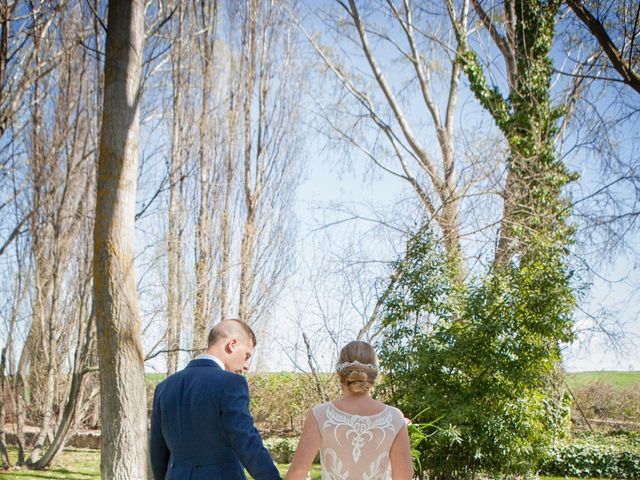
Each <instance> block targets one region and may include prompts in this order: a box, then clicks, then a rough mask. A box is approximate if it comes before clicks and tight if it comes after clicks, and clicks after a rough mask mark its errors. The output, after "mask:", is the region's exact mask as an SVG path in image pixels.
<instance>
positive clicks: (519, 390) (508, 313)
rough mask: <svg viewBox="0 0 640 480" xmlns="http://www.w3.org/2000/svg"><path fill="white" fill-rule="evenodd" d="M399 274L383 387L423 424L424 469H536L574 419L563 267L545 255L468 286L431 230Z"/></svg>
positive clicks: (383, 347)
mask: <svg viewBox="0 0 640 480" xmlns="http://www.w3.org/2000/svg"><path fill="white" fill-rule="evenodd" d="M396 272H397V274H396V277H395V279H396V280H395V284H394V285H393V288H392V289H391V291H390V292H389V294H388V296H387V298H386V301H385V303H384V306H383V327H384V328H383V332H382V333H383V335H382V340H381V341H380V342H379V345H378V350H379V352H380V357H381V364H382V366H383V369H384V371H385V376H384V379H383V382H382V385H381V389H382V392H381V393H382V396H383V397H384V398H386V399H387V400H388V401H390V402H391V403H393V404H395V405H397V406H398V407H400V408H401V409H402V410H403V411H404V412H405V414H406V415H407V416H410V417H413V420H414V422H416V423H418V424H422V432H421V434H422V435H423V436H425V437H428V438H427V439H426V440H422V441H420V442H419V444H418V445H417V446H416V450H417V451H418V452H419V460H420V462H419V465H417V466H418V472H419V473H421V472H420V467H421V466H423V467H425V468H426V469H427V474H428V476H429V478H430V479H449V478H471V477H473V476H476V475H477V474H480V473H482V474H488V475H490V476H492V477H504V476H507V475H527V474H530V473H531V472H532V471H534V470H535V469H536V467H537V465H538V464H539V461H540V459H541V458H543V457H544V454H545V452H546V451H547V449H548V446H549V445H551V444H552V443H553V442H554V441H556V440H558V439H559V438H562V437H563V435H566V432H567V431H568V426H569V398H568V396H567V395H565V394H564V393H563V391H562V388H561V386H562V377H561V375H562V374H561V372H560V371H559V368H558V364H559V361H560V342H563V341H569V340H570V338H571V333H570V332H571V325H572V322H571V310H572V306H573V296H572V294H571V292H570V290H569V289H568V288H566V285H567V274H566V272H565V271H564V266H563V264H562V262H560V261H559V260H558V259H557V258H556V259H555V260H554V258H550V257H549V258H547V257H545V256H544V255H543V254H542V253H541V254H540V256H539V257H537V259H536V258H534V256H532V257H531V258H529V259H528V260H527V262H526V263H525V262H524V261H523V262H522V263H521V264H519V265H512V266H510V267H508V268H505V269H504V270H502V271H500V272H498V271H495V272H491V273H489V274H487V276H485V277H484V278H483V279H481V280H478V281H475V282H469V284H468V285H460V284H459V283H456V282H455V281H452V280H451V278H452V276H451V275H450V274H449V272H448V266H447V264H446V260H445V256H444V254H443V252H442V250H441V248H439V247H438V244H437V242H436V241H435V240H434V239H433V238H432V237H431V236H430V235H429V234H423V235H418V236H416V237H414V238H413V239H412V240H411V242H410V243H409V245H408V248H407V253H406V256H405V258H404V259H403V260H402V261H401V262H398V263H397V264H396ZM414 436H415V433H414Z"/></svg>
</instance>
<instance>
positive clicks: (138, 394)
mask: <svg viewBox="0 0 640 480" xmlns="http://www.w3.org/2000/svg"><path fill="white" fill-rule="evenodd" d="M144 8H145V6H144V2H143V1H142V0H111V2H109V14H108V31H107V46H106V63H105V88H104V104H103V116H102V128H101V132H100V158H99V165H98V184H97V201H96V215H95V227H94V260H93V261H94V263H93V272H94V275H93V311H94V312H95V316H96V327H97V334H98V336H97V338H98V359H99V363H100V408H101V420H102V449H101V453H102V459H101V465H100V471H101V476H102V478H105V479H109V480H132V479H144V480H146V479H147V477H148V474H147V472H148V459H147V401H146V391H145V378H144V353H143V350H142V342H141V335H140V320H139V313H138V297H137V292H136V277H135V270H134V245H135V243H134V218H135V200H136V179H137V173H138V137H139V114H140V113H139V112H140V94H141V92H140V85H141V83H140V79H141V63H142V56H143V40H144Z"/></svg>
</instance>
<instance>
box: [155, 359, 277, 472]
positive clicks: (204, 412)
mask: <svg viewBox="0 0 640 480" xmlns="http://www.w3.org/2000/svg"><path fill="white" fill-rule="evenodd" d="M150 452H151V467H152V469H153V475H154V477H155V478H156V480H165V479H166V480H205V479H206V480H217V479H220V480H222V479H224V480H245V479H246V477H245V474H244V471H243V468H242V467H243V466H244V467H245V468H246V469H247V470H248V471H249V473H250V474H251V475H252V476H253V477H254V478H255V479H256V480H275V479H280V474H279V473H278V470H277V469H276V467H275V465H274V463H273V460H272V459H271V457H270V456H269V452H268V451H267V449H266V448H264V445H263V444H262V439H261V438H260V434H259V433H258V431H257V430H256V428H255V426H254V424H253V418H252V417H251V413H250V412H249V388H248V386H247V381H246V380H245V379H244V377H243V376H242V375H237V374H235V373H231V372H226V371H224V370H223V369H221V368H220V367H219V366H218V365H217V364H216V363H215V362H213V361H212V360H209V359H196V360H192V361H191V362H189V364H188V365H187V367H186V368H185V369H184V370H182V371H180V372H177V373H175V374H174V375H171V376H169V377H167V378H166V379H165V380H164V381H162V382H161V383H160V384H158V386H157V387H156V392H155V395H154V398H153V412H152V414H151V450H150Z"/></svg>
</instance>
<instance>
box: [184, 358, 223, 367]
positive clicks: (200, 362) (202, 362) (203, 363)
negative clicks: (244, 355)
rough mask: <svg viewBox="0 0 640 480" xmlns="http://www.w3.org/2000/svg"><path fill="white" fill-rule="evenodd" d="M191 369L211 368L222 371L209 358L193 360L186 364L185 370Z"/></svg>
mask: <svg viewBox="0 0 640 480" xmlns="http://www.w3.org/2000/svg"><path fill="white" fill-rule="evenodd" d="M191 367H213V368H217V369H220V370H222V369H221V368H220V365H218V364H217V363H216V362H215V361H213V360H211V359H209V358H195V359H193V360H191V361H190V362H189V363H188V364H187V367H186V368H191Z"/></svg>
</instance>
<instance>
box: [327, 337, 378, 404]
mask: <svg viewBox="0 0 640 480" xmlns="http://www.w3.org/2000/svg"><path fill="white" fill-rule="evenodd" d="M336 371H337V372H338V376H339V377H340V383H342V384H343V385H345V386H346V387H347V389H348V390H349V391H350V392H351V393H364V392H368V391H369V390H371V387H373V384H374V382H375V381H376V377H377V376H378V357H377V356H376V352H375V351H374V350H373V347H372V346H371V345H369V344H368V343H367V342H360V341H355V342H350V343H347V344H346V345H345V346H344V347H343V348H342V350H341V351H340V357H339V358H338V365H337V366H336Z"/></svg>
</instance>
